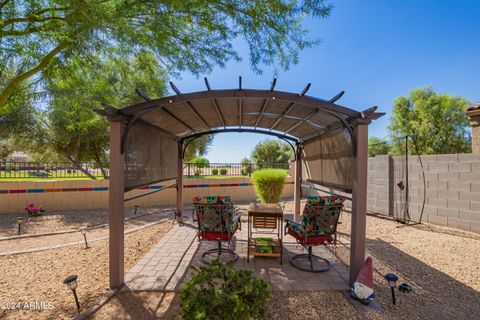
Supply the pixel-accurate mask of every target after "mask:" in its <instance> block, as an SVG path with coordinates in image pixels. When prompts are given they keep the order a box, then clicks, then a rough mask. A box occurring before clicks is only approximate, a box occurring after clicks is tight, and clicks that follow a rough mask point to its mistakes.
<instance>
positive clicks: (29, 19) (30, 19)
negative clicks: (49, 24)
mask: <svg viewBox="0 0 480 320" xmlns="http://www.w3.org/2000/svg"><path fill="white" fill-rule="evenodd" d="M49 20H65V18H63V17H42V18H40V17H36V16H29V17H24V18H12V19H8V20H5V21H4V22H3V26H2V29H3V28H5V27H7V26H9V25H11V24H14V23H19V22H30V23H33V22H45V21H49Z"/></svg>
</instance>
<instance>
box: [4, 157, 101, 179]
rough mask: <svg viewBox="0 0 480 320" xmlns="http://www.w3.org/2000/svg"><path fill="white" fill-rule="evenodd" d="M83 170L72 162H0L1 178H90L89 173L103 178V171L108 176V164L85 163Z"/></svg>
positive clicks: (82, 164)
mask: <svg viewBox="0 0 480 320" xmlns="http://www.w3.org/2000/svg"><path fill="white" fill-rule="evenodd" d="M81 166H82V170H83V171H82V170H80V169H79V168H78V167H77V166H75V165H74V164H72V163H70V162H55V163H41V162H10V161H0V178H8V179H24V178H32V179H35V178H41V179H55V178H72V179H73V178H88V175H87V174H86V173H87V172H88V173H89V174H90V175H92V176H95V177H97V178H102V177H103V174H102V169H101V167H102V166H103V169H104V171H105V174H106V175H107V176H108V171H109V170H108V163H97V162H85V163H81Z"/></svg>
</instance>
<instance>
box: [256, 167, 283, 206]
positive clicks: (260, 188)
mask: <svg viewBox="0 0 480 320" xmlns="http://www.w3.org/2000/svg"><path fill="white" fill-rule="evenodd" d="M286 177H287V171H286V170H283V169H263V170H257V171H255V172H254V173H253V176H252V182H253V186H254V187H255V192H256V193H257V196H258V197H259V198H260V201H262V202H263V203H277V202H278V201H280V195H281V194H282V190H283V186H284V184H285V178H286Z"/></svg>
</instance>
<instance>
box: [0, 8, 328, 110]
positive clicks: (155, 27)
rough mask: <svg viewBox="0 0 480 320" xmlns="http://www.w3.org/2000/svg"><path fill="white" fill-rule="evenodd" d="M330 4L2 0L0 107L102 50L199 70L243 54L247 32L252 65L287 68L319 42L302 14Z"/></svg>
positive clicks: (322, 13) (324, 11)
mask: <svg viewBox="0 0 480 320" xmlns="http://www.w3.org/2000/svg"><path fill="white" fill-rule="evenodd" d="M330 10H331V6H330V5H328V4H325V1H324V0H303V1H296V0H273V1H266V0H252V1H236V0H221V1H219V0H211V1H205V0H201V1H198V0H145V1H131V0H105V1H96V0H70V1H67V0H2V1H0V78H5V80H6V81H5V82H4V83H3V84H2V87H1V88H0V108H3V107H4V106H5V105H6V104H7V102H8V101H9V98H10V97H11V96H12V95H15V94H16V91H17V90H19V89H20V88H21V86H22V84H24V83H25V82H27V81H40V82H42V81H43V79H44V78H43V77H44V73H43V71H45V70H52V69H55V68H57V67H58V66H59V63H66V64H68V63H69V62H70V61H71V60H72V59H76V60H77V61H79V63H80V64H84V63H86V62H88V61H89V59H90V58H91V56H92V55H97V54H98V53H99V52H100V53H101V54H102V55H103V56H109V57H115V58H121V57H123V58H124V57H132V56H137V55H138V54H143V53H145V52H146V53H148V54H151V55H153V56H155V57H157V59H158V62H159V63H160V64H161V65H162V69H163V70H166V71H167V72H169V73H176V72H179V71H190V72H192V73H194V74H199V73H204V72H209V71H210V70H212V68H213V67H214V66H217V65H219V66H224V65H225V63H226V62H227V61H229V60H231V59H235V60H239V59H240V57H239V55H238V53H237V52H236V51H235V50H234V48H233V46H232V41H233V40H234V39H236V38H243V39H244V41H245V42H246V43H247V45H248V48H249V58H250V64H251V66H252V68H253V70H255V71H257V72H261V69H260V67H261V65H275V66H281V67H282V68H285V69H287V68H288V67H289V65H290V64H291V63H292V62H293V63H296V62H297V61H298V53H299V51H300V50H302V49H304V48H308V47H310V46H312V45H314V44H315V43H316V42H317V41H316V40H315V39H309V38H307V37H306V29H305V28H304V26H303V25H302V23H301V21H302V19H303V18H304V17H305V16H308V15H310V16H313V17H326V16H328V14H329V12H330ZM6 70H10V71H12V70H13V72H10V73H6V72H5V71H6Z"/></svg>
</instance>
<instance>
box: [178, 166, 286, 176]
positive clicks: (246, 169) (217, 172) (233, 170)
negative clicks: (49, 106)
mask: <svg viewBox="0 0 480 320" xmlns="http://www.w3.org/2000/svg"><path fill="white" fill-rule="evenodd" d="M267 168H268V169H269V168H273V169H285V170H288V164H287V163H265V164H263V163H209V164H198V163H185V166H184V168H183V174H184V175H185V176H187V177H192V176H198V177H200V176H250V175H251V174H252V173H253V172H254V171H255V170H259V169H267Z"/></svg>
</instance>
